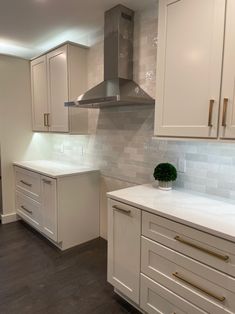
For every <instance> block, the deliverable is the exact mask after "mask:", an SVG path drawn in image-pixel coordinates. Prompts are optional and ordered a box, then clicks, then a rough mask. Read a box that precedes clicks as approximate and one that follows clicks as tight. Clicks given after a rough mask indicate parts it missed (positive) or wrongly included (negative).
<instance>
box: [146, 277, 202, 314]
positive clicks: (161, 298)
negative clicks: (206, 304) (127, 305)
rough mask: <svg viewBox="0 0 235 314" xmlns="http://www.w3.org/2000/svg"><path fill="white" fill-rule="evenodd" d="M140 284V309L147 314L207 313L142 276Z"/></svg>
mask: <svg viewBox="0 0 235 314" xmlns="http://www.w3.org/2000/svg"><path fill="white" fill-rule="evenodd" d="M140 284H141V292H140V307H141V308H142V309H143V310H144V311H146V312H147V313H149V314H163V313H164V314H206V313H207V312H204V311H203V310H201V309H199V308H198V307H196V306H194V305H192V304H190V303H189V302H187V301H186V300H185V299H183V298H181V297H179V296H178V295H177V294H175V293H174V292H172V291H171V290H169V289H167V288H166V287H164V286H162V285H160V284H159V283H156V282H154V281H153V280H151V279H150V278H148V277H147V276H145V275H143V274H141V283H140Z"/></svg>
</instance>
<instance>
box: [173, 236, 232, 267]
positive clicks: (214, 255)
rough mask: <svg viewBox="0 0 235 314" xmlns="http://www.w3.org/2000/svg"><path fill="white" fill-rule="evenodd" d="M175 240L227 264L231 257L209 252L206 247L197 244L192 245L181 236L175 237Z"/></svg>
mask: <svg viewBox="0 0 235 314" xmlns="http://www.w3.org/2000/svg"><path fill="white" fill-rule="evenodd" d="M175 240H176V241H178V242H181V243H183V244H185V245H188V246H191V247H193V248H194V249H197V250H199V251H202V252H203V253H206V254H208V255H211V256H213V257H216V258H218V259H220V260H222V261H225V262H227V261H228V260H229V256H228V255H222V254H219V253H216V252H213V251H211V250H208V249H206V248H204V247H201V246H199V245H197V244H195V243H191V242H189V241H187V240H185V239H183V238H181V237H179V236H175Z"/></svg>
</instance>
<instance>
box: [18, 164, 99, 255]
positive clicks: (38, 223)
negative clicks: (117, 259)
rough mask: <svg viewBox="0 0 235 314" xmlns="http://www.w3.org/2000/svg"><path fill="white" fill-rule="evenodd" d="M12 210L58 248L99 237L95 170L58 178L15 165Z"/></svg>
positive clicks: (96, 175)
mask: <svg viewBox="0 0 235 314" xmlns="http://www.w3.org/2000/svg"><path fill="white" fill-rule="evenodd" d="M15 179H16V180H15V182H16V213H17V214H18V215H19V217H20V218H22V219H23V220H24V221H25V222H27V223H28V224H30V225H31V226H32V227H33V228H35V229H37V230H38V231H40V232H41V233H42V234H43V235H45V236H46V237H47V238H48V239H49V240H51V241H52V242H53V243H54V244H55V245H56V246H58V247H59V248H60V249H62V250H65V249H68V248H70V247H72V246H75V245H78V244H81V243H84V242H87V241H90V240H92V239H95V238H97V237H99V172H98V171H85V172H84V173H83V172H79V173H77V174H76V173H75V174H74V173H73V174H72V175H66V176H62V177H58V178H52V177H49V176H45V175H41V174H40V173H37V172H35V171H30V170H26V169H24V168H21V167H18V166H15Z"/></svg>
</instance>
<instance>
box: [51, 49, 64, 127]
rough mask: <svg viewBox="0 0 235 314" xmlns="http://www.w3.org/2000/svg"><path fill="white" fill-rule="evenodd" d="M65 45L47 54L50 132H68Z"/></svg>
mask: <svg viewBox="0 0 235 314" xmlns="http://www.w3.org/2000/svg"><path fill="white" fill-rule="evenodd" d="M67 62H68V61H67V45H65V46H62V47H61V48H58V49H56V50H54V51H52V52H50V53H48V54H47V73H48V75H47V77H48V102H49V112H50V115H49V127H50V131H52V132H68V130H69V128H68V108H67V107H65V106H64V103H65V102H66V101H68V63H67Z"/></svg>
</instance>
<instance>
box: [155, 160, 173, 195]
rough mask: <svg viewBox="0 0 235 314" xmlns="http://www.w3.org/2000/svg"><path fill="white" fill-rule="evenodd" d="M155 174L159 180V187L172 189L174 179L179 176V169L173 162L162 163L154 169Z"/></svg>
mask: <svg viewBox="0 0 235 314" xmlns="http://www.w3.org/2000/svg"><path fill="white" fill-rule="evenodd" d="M153 176H154V178H155V180H158V182H159V185H158V188H159V189H161V190H166V191H167V190H171V189H172V181H175V180H176V178H177V170H176V168H175V167H174V166H173V165H172V164H169V163H161V164H159V165H157V167H156V168H155V169H154V173H153Z"/></svg>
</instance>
